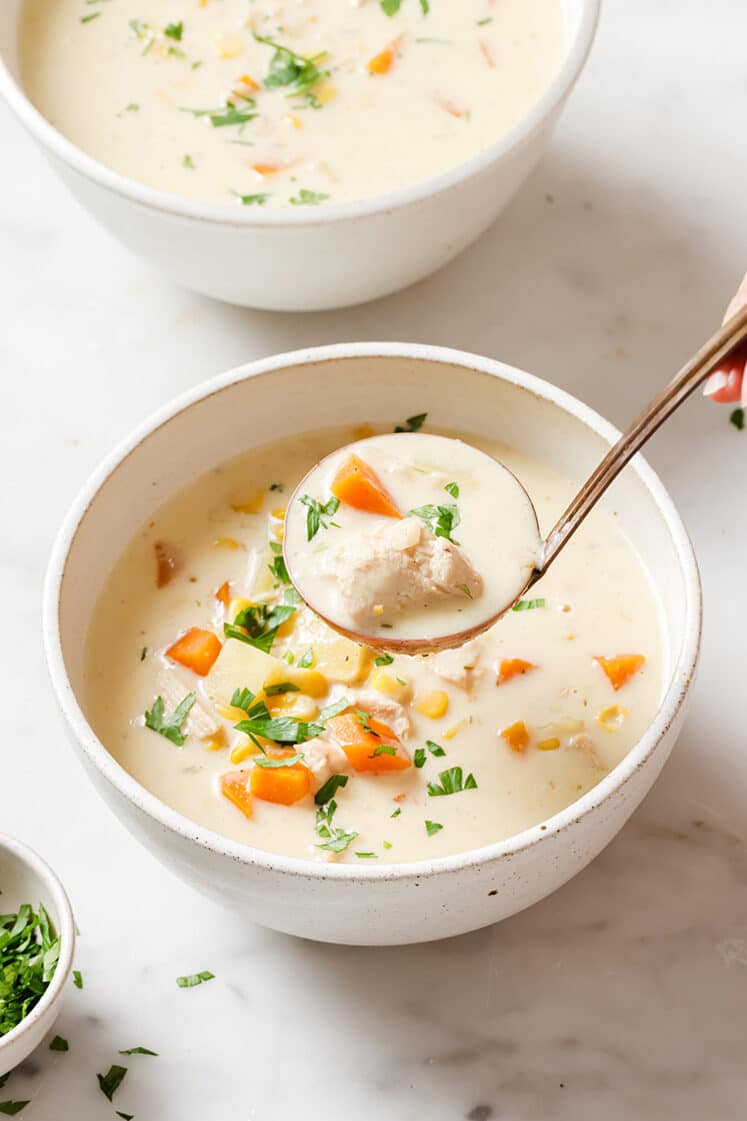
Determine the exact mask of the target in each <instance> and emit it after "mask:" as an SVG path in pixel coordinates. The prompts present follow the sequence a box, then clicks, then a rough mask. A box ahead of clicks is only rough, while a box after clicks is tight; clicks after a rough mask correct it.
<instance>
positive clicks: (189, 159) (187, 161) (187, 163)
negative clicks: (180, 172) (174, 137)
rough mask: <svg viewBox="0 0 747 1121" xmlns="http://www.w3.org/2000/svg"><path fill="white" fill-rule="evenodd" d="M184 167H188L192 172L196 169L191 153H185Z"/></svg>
mask: <svg viewBox="0 0 747 1121" xmlns="http://www.w3.org/2000/svg"><path fill="white" fill-rule="evenodd" d="M182 167H186V168H188V169H189V170H190V171H194V169H195V161H194V160H193V159H192V157H191V156H190V154H189V152H187V153H185V156H184V159H183V160H182Z"/></svg>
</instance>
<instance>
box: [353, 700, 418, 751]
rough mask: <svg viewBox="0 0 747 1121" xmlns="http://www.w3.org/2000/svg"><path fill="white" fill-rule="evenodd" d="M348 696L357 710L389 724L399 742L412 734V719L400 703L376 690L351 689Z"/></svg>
mask: <svg viewBox="0 0 747 1121" xmlns="http://www.w3.org/2000/svg"><path fill="white" fill-rule="evenodd" d="M347 695H348V696H349V697H350V699H351V701H352V702H353V704H354V705H355V707H356V708H359V709H360V710H361V711H362V712H367V713H368V715H369V716H373V718H374V720H380V721H381V722H382V724H388V725H389V727H390V728H391V729H392V731H393V732H394V734H395V736H396V737H397V739H399V740H405V739H407V737H408V736H409V734H410V717H409V716H408V715H407V711H406V709H405V708H404V706H403V705H401V704H400V703H399V701H395V700H393V699H392V698H391V697H385V696H384V694H383V693H379V692H377V690H376V689H349V690H348V692H347Z"/></svg>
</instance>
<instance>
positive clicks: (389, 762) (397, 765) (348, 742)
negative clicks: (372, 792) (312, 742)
mask: <svg viewBox="0 0 747 1121" xmlns="http://www.w3.org/2000/svg"><path fill="white" fill-rule="evenodd" d="M364 724H365V727H364ZM368 729H370V731H368ZM327 731H328V732H331V734H332V735H333V736H334V738H335V739H336V740H337V742H338V743H339V745H340V747H341V748H342V750H343V751H344V752H345V754H346V755H347V757H348V759H349V761H350V763H351V764H352V766H353V767H354V768H355V770H356V771H371V772H373V773H374V774H379V773H380V772H382V771H404V770H406V769H407V768H408V767H410V766H411V765H412V760H411V759H410V756H409V755H408V754H407V752H406V751H405V749H404V747H403V746H402V744H401V743H400V741H399V740H398V739H397V737H396V736H395V734H394V732H393V731H392V729H391V728H390V727H389V726H388V724H382V723H381V721H380V720H374V718H373V717H371V716H368V717H365V719H362V718H361V717H360V716H359V715H358V713H356V712H354V711H350V710H348V711H347V712H343V713H342V714H341V715H340V716H333V717H332V719H331V720H328V721H327ZM392 749H394V750H392Z"/></svg>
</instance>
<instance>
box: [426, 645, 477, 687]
mask: <svg viewBox="0 0 747 1121" xmlns="http://www.w3.org/2000/svg"><path fill="white" fill-rule="evenodd" d="M481 657H482V643H481V642H479V641H478V639H476V638H473V639H472V641H471V642H465V644H464V646H459V647H458V648H457V649H456V650H442V651H441V653H440V654H433V655H432V656H431V657H430V658H429V659H428V665H429V667H430V668H431V669H432V670H433V671H434V673H437V674H438V676H439V677H440V678H442V679H443V680H444V681H450V682H451V683H452V685H457V686H458V687H459V688H460V689H471V688H472V685H473V684H474V681H475V678H476V677H481V676H482V674H484V673H485V670H484V669H481V668H480V665H479V662H480V658H481Z"/></svg>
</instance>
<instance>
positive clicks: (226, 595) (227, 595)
mask: <svg viewBox="0 0 747 1121" xmlns="http://www.w3.org/2000/svg"><path fill="white" fill-rule="evenodd" d="M215 598H216V599H217V600H219V601H220V603H222V604H223V606H224V607H228V605H229V604H230V602H231V585H230V584H229V582H228V580H226V581H224V583H222V584H221V586H220V587H219V588H218V590H217V592H216V593H215Z"/></svg>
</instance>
